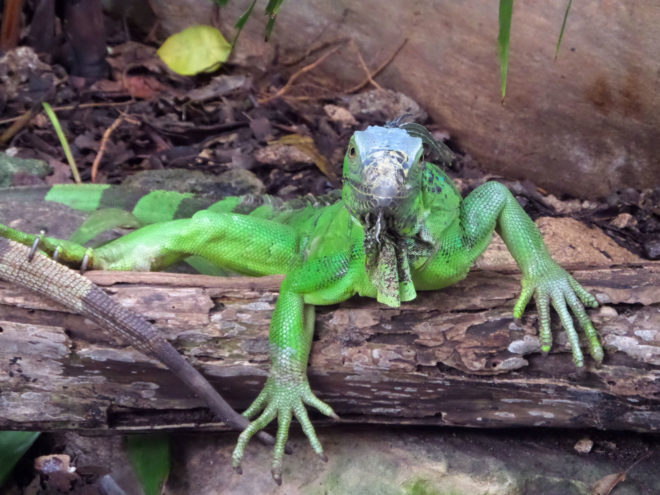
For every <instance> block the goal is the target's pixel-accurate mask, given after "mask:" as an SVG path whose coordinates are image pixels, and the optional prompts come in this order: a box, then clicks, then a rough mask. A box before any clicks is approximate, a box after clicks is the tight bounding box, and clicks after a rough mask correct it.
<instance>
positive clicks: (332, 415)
mask: <svg viewBox="0 0 660 495" xmlns="http://www.w3.org/2000/svg"><path fill="white" fill-rule="evenodd" d="M330 417H331V418H332V419H334V420H335V421H341V418H340V417H339V416H338V415H337V413H335V412H333V413H332V414H331V415H330Z"/></svg>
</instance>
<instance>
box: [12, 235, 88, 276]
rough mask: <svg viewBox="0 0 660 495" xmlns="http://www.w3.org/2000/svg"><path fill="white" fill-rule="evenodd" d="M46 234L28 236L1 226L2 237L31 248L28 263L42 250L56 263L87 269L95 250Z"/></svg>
mask: <svg viewBox="0 0 660 495" xmlns="http://www.w3.org/2000/svg"><path fill="white" fill-rule="evenodd" d="M45 234H46V233H45V231H43V230H42V231H41V232H40V233H39V234H38V235H34V234H27V233H25V232H21V231H20V230H16V229H12V228H11V227H8V226H6V225H3V224H0V237H5V238H7V239H11V240H12V241H16V242H20V243H21V244H23V245H25V246H28V247H29V248H30V251H29V254H28V261H31V260H32V258H34V254H35V253H36V252H37V250H41V251H43V252H44V253H45V254H47V255H48V256H50V257H51V258H53V259H54V260H55V261H59V262H61V263H63V264H65V265H69V266H74V267H82V271H85V270H86V269H87V265H88V264H90V263H91V261H92V259H93V250H92V249H91V248H87V247H85V246H82V245H80V244H77V243H75V242H71V241H66V240H63V239H57V238H55V237H48V236H46V235H45Z"/></svg>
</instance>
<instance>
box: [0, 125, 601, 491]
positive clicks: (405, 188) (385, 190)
mask: <svg viewBox="0 0 660 495" xmlns="http://www.w3.org/2000/svg"><path fill="white" fill-rule="evenodd" d="M418 127H419V126H418ZM423 137H424V136H422V135H420V134H419V133H415V132H412V131H409V130H406V129H404V128H399V127H369V128H368V129H367V130H365V131H361V132H360V131H359V132H356V133H355V134H354V135H353V137H352V138H351V141H350V143H349V145H348V149H347V153H346V156H345V159H344V170H343V178H344V186H343V188H342V192H341V198H339V197H336V201H334V202H332V200H333V198H332V197H329V198H325V199H324V200H323V201H321V202H320V203H318V204H314V203H311V202H305V201H302V200H299V201H296V202H293V203H281V202H278V201H277V200H275V199H272V198H271V199H266V200H263V199H262V200H258V199H255V198H227V199H224V200H222V201H220V202H218V203H215V204H213V205H210V206H208V207H207V208H206V209H204V210H202V211H199V212H197V213H195V214H194V215H192V217H190V218H181V219H176V220H170V221H160V222H159V223H155V224H151V225H147V226H145V227H142V228H140V229H138V230H136V231H134V232H132V233H130V234H128V235H126V236H124V237H122V238H120V239H117V240H115V241H112V242H110V243H108V244H106V245H104V246H102V247H100V248H97V249H94V250H93V251H90V250H89V249H87V248H84V247H82V246H80V245H76V244H71V243H65V242H63V241H61V240H58V239H52V238H44V239H43V240H42V242H41V247H42V249H44V250H45V251H46V252H47V253H49V254H52V253H53V251H54V250H55V248H56V247H58V246H59V248H60V252H59V259H60V260H61V261H63V262H66V263H69V264H76V263H80V262H81V260H82V257H83V256H84V255H85V253H87V254H88V256H89V264H88V266H89V267H90V268H96V269H103V270H158V269H161V268H163V267H165V266H167V265H170V264H172V263H174V262H177V261H180V260H182V259H184V258H186V257H188V256H191V255H195V256H201V257H203V258H205V259H207V260H209V261H210V262H212V263H213V264H215V265H218V266H221V267H225V268H229V269H232V270H234V271H237V272H239V273H243V274H247V275H257V276H258V275H270V274H285V275H286V277H285V280H284V282H283V283H282V287H281V290H280V296H279V299H278V301H277V304H276V307H275V311H274V313H273V316H272V320H271V330H270V349H271V371H270V375H269V378H268V380H267V382H266V385H265V387H264V389H263V391H262V392H261V394H259V396H258V397H257V399H256V400H255V401H254V403H253V404H252V405H251V406H250V407H249V408H248V409H247V410H246V411H245V412H244V415H245V416H246V417H248V418H256V419H254V420H253V421H252V423H251V424H250V425H249V426H248V427H247V428H246V429H245V430H244V431H243V432H242V433H241V435H240V437H239V439H238V443H237V446H236V449H235V450H234V453H233V464H234V467H236V468H237V469H240V463H241V459H242V458H243V454H244V451H245V447H246V445H247V443H248V441H249V440H250V438H251V437H252V436H253V435H254V434H255V433H256V432H258V431H259V430H261V429H262V428H264V427H265V426H266V425H267V424H268V423H269V422H271V421H272V420H273V419H275V418H277V421H278V430H277V441H276V445H275V452H274V456H273V464H272V473H273V477H274V478H275V480H276V481H278V482H279V481H280V480H281V466H282V458H283V453H284V446H285V443H286V440H287V436H288V430H289V425H290V423H291V419H292V417H293V416H295V417H296V419H297V420H298V421H299V422H300V424H301V425H302V428H303V431H304V432H305V434H306V435H307V437H308V438H309V441H310V443H311V445H312V448H313V449H314V451H315V452H316V453H317V454H319V455H320V456H322V457H324V455H323V448H322V446H321V443H320V442H319V440H318V438H317V437H316V434H315V432H314V428H313V426H312V424H311V422H310V420H309V417H308V415H307V411H306V406H308V405H309V406H313V407H315V408H316V409H318V410H319V411H321V412H322V413H323V414H325V415H327V416H331V417H336V415H335V413H334V412H333V410H332V408H331V407H330V406H329V405H327V404H325V403H324V402H322V401H321V400H319V399H318V398H317V397H316V396H315V395H314V393H313V392H312V390H311V389H310V387H309V383H308V381H307V377H306V368H307V361H308V357H309V351H310V347H311V342H312V335H313V324H314V306H315V305H318V304H335V303H338V302H340V301H344V300H346V299H348V298H349V297H351V296H353V295H355V294H360V295H362V296H368V297H375V298H377V299H378V300H379V301H381V302H383V303H385V304H388V305H390V306H398V305H399V304H400V303H401V302H402V301H408V300H411V299H414V298H415V297H416V290H435V289H441V288H443V287H446V286H448V285H451V284H453V283H455V282H457V281H458V280H461V279H462V278H464V277H465V276H466V274H467V272H468V271H469V269H470V267H471V266H472V264H473V263H474V261H475V260H476V258H477V257H478V256H479V255H480V254H481V253H482V252H483V251H484V249H485V248H486V246H487V245H488V244H489V242H490V240H491V237H492V234H493V232H494V231H497V232H498V233H499V234H500V235H501V236H502V238H503V239H504V241H505V243H506V245H507V247H508V248H509V250H510V251H511V254H512V255H513V257H514V258H515V260H516V262H517V263H518V265H519V266H520V269H521V270H522V273H523V278H522V293H521V295H520V298H519V299H518V302H517V303H516V305H515V309H514V316H515V317H516V318H520V317H521V316H522V314H523V311H524V309H525V307H526V305H527V303H528V302H529V301H530V299H531V298H532V297H534V298H535V300H536V306H537V310H538V314H539V321H540V340H541V344H542V350H543V351H544V352H547V351H549V350H550V347H551V344H552V334H551V331H550V310H549V308H550V305H552V306H553V307H554V308H555V310H556V311H557V313H558V315H559V317H560V320H561V323H562V325H563V327H564V329H565V330H566V332H567V335H568V340H569V342H570V345H571V349H572V352H573V360H574V362H575V364H576V366H578V367H582V366H583V365H584V358H583V355H582V351H581V349H580V345H579V339H578V334H577V331H576V329H575V326H574V323H573V319H572V317H571V315H570V312H571V311H572V313H573V314H574V315H575V317H576V318H577V320H578V322H579V324H580V326H581V327H582V330H583V331H584V332H585V334H586V336H587V341H588V346H589V352H590V354H591V355H592V357H593V358H594V360H595V361H597V362H598V363H600V362H601V361H602V359H603V350H602V347H601V345H600V343H599V340H598V336H597V333H596V331H595V329H594V327H593V325H592V323H591V321H590V319H589V316H588V315H587V313H586V311H585V306H589V307H596V306H597V302H596V299H595V298H594V297H593V296H592V295H591V294H589V293H588V292H587V291H586V290H585V289H584V288H582V286H580V284H578V283H577V282H576V281H575V279H574V278H573V277H572V276H571V275H569V274H568V273H567V272H566V271H565V270H564V269H562V268H561V267H560V266H559V265H558V264H557V263H556V262H555V261H553V260H552V258H551V257H550V255H549V254H548V251H547V249H546V247H545V245H544V243H543V239H542V237H541V234H540V232H539V231H538V229H537V228H536V226H535V225H534V223H533V222H532V220H531V219H530V218H529V216H528V215H527V214H526V213H525V212H524V211H523V209H522V208H521V207H520V205H519V204H518V202H517V201H516V200H515V198H514V197H513V195H512V194H511V193H510V192H509V191H508V190H507V189H506V188H505V187H504V186H502V185H501V184H499V183H497V182H488V183H486V184H483V185H482V186H480V187H478V188H477V189H475V190H474V191H473V192H472V193H471V194H470V195H468V196H467V197H466V198H465V199H462V198H461V196H460V193H459V192H458V190H457V188H456V187H455V185H454V184H453V183H452V181H451V179H450V178H449V177H448V176H447V175H446V174H445V173H444V172H443V171H442V170H441V169H440V168H438V167H437V166H435V165H433V164H431V163H428V162H425V161H424V160H423V158H422V153H423V144H424V143H425V142H426V143H428V142H429V139H428V138H427V139H423ZM434 144H435V146H436V148H437V143H434ZM102 192H103V191H96V193H97V195H100V194H102ZM172 194H176V193H172ZM58 195H60V194H59V193H56V194H55V196H58ZM62 196H65V195H63V194H62ZM99 197H100V196H99ZM60 199H61V198H60ZM97 199H98V198H97ZM170 199H171V197H170ZM188 200H189V198H187V197H184V198H179V199H177V200H174V203H176V205H174V206H173V205H172V204H170V205H169V206H168V207H167V208H165V209H166V210H167V214H170V215H171V214H172V212H174V211H176V210H177V208H178V207H180V204H179V203H181V204H183V203H184V202H185V201H188ZM62 201H64V200H62ZM141 201H142V200H141ZM89 206H90V205H86V207H89ZM92 206H93V205H92ZM152 210H153V208H152ZM136 216H137V214H136ZM156 220H158V219H156ZM141 221H142V222H144V223H149V221H154V219H153V218H152V219H149V218H147V219H146V220H145V219H142V220H141ZM0 235H2V236H5V237H8V238H10V239H13V240H17V241H19V242H22V243H24V244H28V245H31V244H32V242H33V241H34V236H31V235H28V234H23V233H21V232H17V231H14V230H12V229H9V228H7V227H4V226H2V227H0Z"/></svg>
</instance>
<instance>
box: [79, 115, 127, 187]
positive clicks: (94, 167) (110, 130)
mask: <svg viewBox="0 0 660 495" xmlns="http://www.w3.org/2000/svg"><path fill="white" fill-rule="evenodd" d="M124 120H126V121H128V122H130V123H131V124H139V121H137V120H135V119H131V118H129V117H127V116H126V115H125V114H121V115H120V116H119V117H117V118H116V119H115V121H114V122H113V123H112V125H111V126H110V127H108V128H107V129H106V130H105V132H104V133H103V137H102V138H101V147H100V148H99V151H98V153H97V154H96V157H95V158H94V163H92V171H91V178H92V182H96V175H97V173H98V170H99V164H100V163H101V160H102V159H103V155H104V154H105V149H106V147H107V145H108V140H109V139H110V135H111V134H112V133H113V132H114V131H115V129H117V127H119V125H120V124H121V123H122V122H123V121H124Z"/></svg>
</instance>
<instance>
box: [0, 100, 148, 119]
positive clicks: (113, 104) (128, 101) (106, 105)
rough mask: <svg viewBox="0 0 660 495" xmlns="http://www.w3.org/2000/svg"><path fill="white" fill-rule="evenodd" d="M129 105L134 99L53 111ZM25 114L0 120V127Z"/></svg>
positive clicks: (60, 108)
mask: <svg viewBox="0 0 660 495" xmlns="http://www.w3.org/2000/svg"><path fill="white" fill-rule="evenodd" d="M131 103H135V100H134V99H132V98H131V99H130V100H127V101H116V102H110V103H105V102H103V103H102V102H99V103H81V104H79V105H63V106H61V107H53V110H54V111H56V112H59V111H65V112H66V111H68V110H76V109H78V108H97V107H99V108H103V107H107V108H110V107H121V106H124V105H130V104H131ZM24 115H25V114H21V115H18V116H16V117H9V118H8V119H2V120H0V125H3V124H11V123H12V122H16V121H17V120H19V119H22V118H23V117H24Z"/></svg>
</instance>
